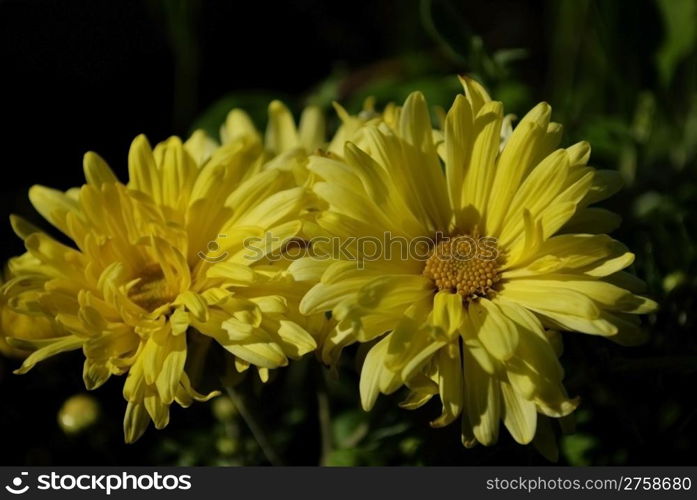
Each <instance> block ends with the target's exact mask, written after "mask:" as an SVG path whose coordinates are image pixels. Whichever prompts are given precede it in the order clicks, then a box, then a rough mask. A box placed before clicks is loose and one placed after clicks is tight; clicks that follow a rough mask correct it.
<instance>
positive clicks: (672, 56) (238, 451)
mask: <svg viewBox="0 0 697 500" xmlns="http://www.w3.org/2000/svg"><path fill="white" fill-rule="evenodd" d="M695 26H697V4H696V3H695V1H693V0H674V1H671V0H663V1H660V0H657V1H649V0H642V1H631V2H630V1H627V2H622V1H615V2H606V1H585V0H566V1H549V2H544V1H532V0H530V1H505V0H496V1H491V2H456V1H447V0H441V1H438V0H434V1H432V2H431V1H416V0H404V1H398V0H380V1H367V2H340V1H336V2H327V1H321V0H296V1H287V2H269V1H256V2H237V1H228V2H225V1H201V2H194V1H170V2H166V1H118V2H115V1H104V0H72V1H63V2H56V1H43V2H39V1H28V0H24V1H4V2H0V68H2V77H0V112H1V115H0V120H1V121H2V123H3V124H4V125H5V132H4V133H3V136H2V143H3V148H2V156H1V157H0V158H1V160H0V161H1V165H2V167H1V168H2V173H3V176H2V181H1V182H2V187H1V189H2V196H0V216H2V217H3V218H4V220H5V221H6V220H7V217H8V216H9V214H10V213H18V214H21V215H23V216H25V217H28V218H30V219H32V220H37V221H38V218H37V216H36V213H35V212H34V211H33V209H32V208H31V206H30V205H29V203H28V201H27V190H28V188H29V187H30V186H31V185H33V184H36V183H39V184H44V185H48V186H51V187H55V188H60V189H67V188H70V187H73V186H77V185H80V184H81V183H82V182H83V176H82V167H81V163H82V155H83V154H84V153H85V152H86V151H88V150H93V151H97V152H98V153H99V154H100V155H102V156H103V157H104V158H105V159H106V160H107V161H108V162H109V163H110V165H111V166H112V168H113V169H114V170H115V171H116V172H117V174H119V175H120V177H121V179H125V177H126V176H125V173H126V157H127V152H128V146H129V144H130V141H131V140H132V139H133V138H134V137H135V136H136V135H137V134H139V133H146V134H147V135H148V137H149V138H150V140H151V142H153V143H154V142H158V141H160V140H163V139H165V138H166V137H168V136H169V135H172V134H177V135H187V134H188V133H190V131H191V130H193V128H194V127H195V126H202V127H204V128H206V129H207V130H209V131H211V132H212V133H215V131H216V130H217V127H218V125H219V124H220V122H221V121H222V119H223V117H224V115H225V113H226V112H227V110H229V109H230V108H231V107H233V106H237V105H239V104H243V105H244V107H246V108H248V109H249V110H250V112H251V114H252V115H253V117H254V118H255V119H256V120H257V123H258V125H259V127H260V128H262V127H263V125H264V123H263V120H264V109H265V106H266V105H267V103H268V101H269V100H270V99H272V98H274V97H282V98H284V99H285V100H286V101H287V102H288V104H289V105H290V106H291V107H292V108H293V109H294V110H296V111H297V110H299V109H300V108H301V107H302V105H304V104H306V103H316V104H320V105H322V106H324V107H325V108H327V110H329V108H330V106H329V104H330V102H331V100H333V99H338V100H340V101H341V102H343V103H345V104H346V105H347V106H348V107H349V109H350V110H351V111H354V112H355V111H358V109H360V102H361V101H362V99H363V98H364V97H366V96H367V95H375V96H377V98H378V103H381V104H384V103H385V102H387V101H389V100H393V99H396V100H400V99H403V98H404V97H405V96H406V94H407V93H408V91H410V90H414V89H416V88H421V89H423V90H424V92H425V93H426V95H427V97H429V99H430V101H431V102H432V103H433V104H439V105H441V106H446V107H447V106H448V105H449V103H450V102H451V100H452V98H453V96H454V92H456V91H457V85H458V84H457V80H456V79H455V78H454V75H455V74H456V73H472V74H475V75H476V76H477V77H478V78H480V79H481V80H483V81H484V82H485V83H487V84H488V86H489V87H490V89H491V90H492V94H493V95H494V97H495V98H498V99H500V100H503V101H504V104H505V105H506V109H507V110H512V111H513V112H515V113H517V114H518V115H519V116H521V115H522V113H524V111H525V110H526V109H528V108H529V107H530V106H531V105H533V104H534V103H535V102H538V101H539V100H547V101H549V102H550V103H551V104H552V106H553V108H554V115H553V118H554V119H555V120H556V121H560V122H562V123H564V125H565V127H566V131H567V134H566V135H567V140H566V142H567V143H571V142H572V141H573V140H578V139H581V138H586V139H589V140H590V141H591V143H592V144H593V146H594V153H593V161H594V162H595V165H597V166H599V167H602V168H611V169H617V170H619V171H620V172H621V173H622V175H623V177H624V178H625V183H626V188H625V190H624V191H623V192H622V193H621V194H620V195H618V196H617V197H615V199H614V200H612V201H611V202H609V203H608V204H607V205H606V206H608V207H609V208H612V209H613V210H616V211H618V212H619V213H620V214H621V215H622V216H623V218H624V225H623V227H622V228H621V230H620V231H618V232H617V233H616V237H618V239H620V240H621V241H623V242H625V243H627V244H628V246H629V247H630V248H631V249H632V250H633V251H635V252H636V254H637V263H636V265H635V271H636V272H637V273H638V274H639V275H640V276H641V277H643V278H644V279H647V281H648V284H649V289H650V293H651V294H652V295H653V296H654V297H655V298H657V299H658V300H659V302H660V303H661V306H662V308H661V311H660V312H659V313H657V314H655V315H653V316H651V317H650V318H649V319H648V321H647V328H649V329H650V330H651V340H650V341H649V343H648V344H647V345H646V346H642V347H640V348H633V349H629V348H619V347H617V346H614V345H611V344H610V343H608V342H606V341H603V340H602V339H598V338H590V337H588V336H581V335H574V334H566V335H565V337H564V338H565V342H566V351H565V354H564V356H563V358H562V362H563V363H564V366H565V368H566V369H567V374H568V376H567V387H568V389H569V392H570V393H571V394H573V395H580V396H581V397H582V400H583V403H582V405H581V407H580V409H579V411H578V412H577V425H576V432H575V433H571V434H568V435H564V436H561V437H560V449H561V457H560V463H562V464H575V465H586V464H629V465H649V464H656V465H658V464H662V465H666V464H683V465H684V464H694V463H695V458H694V448H695V446H697V409H696V408H697V405H696V404H695V399H696V396H695V394H696V392H695V383H696V382H697V378H696V376H695V372H696V371H697V347H696V340H695V313H694V310H695V298H694V297H695V292H696V291H697V283H696V280H695V273H696V271H697V269H696V267H697V257H696V255H695V239H694V235H695V231H696V230H697V224H696V221H695V207H697V181H696V180H695V179H696V177H695V174H696V173H697V168H696V165H695V150H696V149H697V84H696V80H695V79H696V67H697V64H696V61H697V58H696V56H695V44H696V43H697V32H695V30H696V29H697V28H695ZM0 231H2V239H1V241H2V258H3V260H5V259H7V258H9V257H11V256H13V255H17V254H19V253H21V252H22V251H23V248H22V244H21V241H20V240H19V239H18V238H17V237H15V236H14V234H13V233H12V231H11V229H10V226H9V223H8V222H5V223H3V224H1V225H0ZM349 354H351V353H349ZM80 358H81V357H80V355H79V354H76V353H73V354H68V355H63V356H61V357H59V358H57V359H52V360H49V361H47V362H45V363H43V364H42V365H41V366H39V367H37V368H36V369H34V370H33V371H32V372H30V373H29V374H27V375H23V376H14V375H12V374H11V370H12V369H14V368H16V367H17V366H18V364H19V362H18V361H17V360H13V359H7V358H0V464H3V465H6V464H27V465H48V464H154V463H157V464H186V465H189V464H257V463H266V461H265V459H264V457H263V454H262V453H261V451H260V450H259V448H258V446H257V444H256V442H255V441H254V439H253V437H252V436H251V434H250V433H249V431H248V430H247V427H246V426H245V425H244V423H243V422H242V421H241V419H240V418H239V416H238V415H237V412H236V411H232V410H231V409H230V408H228V407H226V406H225V403H220V402H218V403H215V404H197V405H194V407H192V408H189V409H186V410H182V409H179V408H174V407H173V410H172V423H171V424H170V426H169V427H168V428H167V429H166V430H164V431H160V432H157V431H155V430H154V429H150V430H149V431H148V432H147V433H146V435H145V437H144V438H143V439H141V441H139V442H138V443H136V444H135V445H131V446H126V445H124V444H123V442H122V434H121V418H122V415H123V411H124V409H125V402H124V401H123V399H122V398H121V395H120V391H121V387H122V383H123V379H122V378H119V379H113V380H111V381H110V382H109V383H108V384H107V385H106V386H105V387H104V388H102V389H100V390H99V391H97V392H96V393H95V394H94V395H93V396H94V398H95V402H96V403H97V404H98V405H99V406H100V408H101V417H100V419H99V421H98V422H97V424H96V425H95V426H93V427H92V428H90V429H87V430H85V431H84V432H82V433H80V434H77V435H66V434H65V433H64V432H63V431H62V430H61V429H60V427H59V426H58V425H57V417H56V415H57V412H58V410H59V408H60V407H61V405H62V404H63V402H64V401H65V400H66V399H67V398H68V397H70V396H72V395H74V394H77V393H81V392H83V391H84V389H83V387H82V382H81V361H80ZM347 358H348V359H347V361H346V362H345V364H346V366H345V367H343V369H342V371H341V377H340V379H339V380H338V381H337V380H332V379H331V378H328V377H327V375H326V374H325V373H323V372H322V370H320V369H317V368H316V367H315V364H316V363H313V362H311V361H312V360H307V359H306V360H304V361H301V362H300V363H297V364H296V365H294V366H293V367H292V368H290V369H287V370H282V371H280V373H278V374H277V375H276V377H277V380H275V381H274V382H273V383H271V384H268V385H267V386H266V387H263V388H262V386H261V384H259V383H257V381H255V380H247V381H245V382H244V383H243V384H242V386H241V387H242V393H243V394H244V396H245V398H247V400H248V404H249V406H250V410H251V411H253V412H254V413H255V414H256V418H258V420H259V422H260V423H261V425H262V426H263V427H265V428H267V430H268V433H269V438H270V440H271V441H272V442H273V444H274V446H275V447H277V449H278V452H279V454H280V455H281V456H282V458H283V460H284V461H285V462H286V463H289V464H316V463H318V462H319V461H320V460H322V461H323V463H333V464H345V465H368V464H386V465H397V464H433V465H437V464H489V465H496V464H499V465H503V464H506V465H513V464H538V463H540V464H544V463H548V462H547V461H546V460H545V459H544V458H542V457H541V456H540V455H539V454H538V453H537V452H536V451H535V450H534V449H533V448H532V447H520V446H518V445H516V444H515V443H513V442H512V440H511V439H510V437H508V436H507V435H506V433H505V432H504V431H503V430H502V433H501V435H502V437H501V439H500V443H499V445H497V446H495V447H492V448H483V447H479V448H478V449H475V450H465V449H464V448H462V447H461V446H460V445H459V429H458V426H457V424H453V425H451V426H450V427H448V428H447V429H441V430H431V429H429V428H428V425H427V423H426V422H427V421H428V420H429V419H432V418H434V417H435V416H437V413H438V409H437V405H435V404H431V405H428V406H427V407H425V408H424V409H422V410H419V411H418V412H406V411H401V410H399V409H397V408H396V403H397V401H398V400H399V398H398V397H392V398H385V397H383V398H381V399H380V401H379V403H378V405H377V407H376V410H375V411H373V412H372V413H370V414H365V413H363V412H361V411H360V410H357V408H358V407H359V405H358V402H357V375H356V370H355V367H354V365H353V361H352V358H351V356H350V355H349V356H347ZM214 361H215V360H214ZM318 394H319V397H318ZM327 394H328V397H329V402H330V414H331V417H332V421H331V422H330V434H331V436H332V439H331V441H332V442H333V446H332V448H333V450H332V451H331V452H330V453H328V454H327V453H324V454H322V452H321V442H320V435H319V431H318V428H319V417H318V409H319V407H320V406H321V404H320V403H318V401H322V400H323V399H322V398H323V397H324V396H325V395H327ZM252 396H253V397H252ZM318 398H319V399H318ZM320 456H321V458H320Z"/></svg>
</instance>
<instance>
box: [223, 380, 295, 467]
mask: <svg viewBox="0 0 697 500" xmlns="http://www.w3.org/2000/svg"><path fill="white" fill-rule="evenodd" d="M225 391H226V392H227V395H228V396H229V397H230V399H231V400H232V402H233V403H234V404H235V406H236V407H237V410H238V411H239V412H240V415H241V416H242V419H243V420H244V422H245V424H247V427H249V430H250V431H251V432H252V436H254V439H255V440H256V442H257V444H258V445H259V448H261V451H262V453H263V454H264V456H265V457H266V460H268V461H269V463H270V464H271V465H283V461H282V460H281V458H280V456H279V455H278V453H276V450H274V448H273V446H271V442H270V441H269V439H268V438H267V437H266V433H265V432H264V430H263V429H262V428H261V425H259V423H258V422H257V420H256V418H255V417H254V415H252V412H251V411H250V410H249V408H248V407H247V405H246V404H245V402H244V398H243V397H242V396H241V395H240V394H238V393H237V391H235V389H233V388H232V387H229V386H225Z"/></svg>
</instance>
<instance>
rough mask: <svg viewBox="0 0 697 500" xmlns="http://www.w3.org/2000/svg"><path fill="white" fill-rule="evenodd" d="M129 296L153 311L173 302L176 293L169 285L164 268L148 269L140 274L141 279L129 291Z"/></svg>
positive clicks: (147, 309)
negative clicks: (163, 271)
mask: <svg viewBox="0 0 697 500" xmlns="http://www.w3.org/2000/svg"><path fill="white" fill-rule="evenodd" d="M128 297H129V298H130V299H131V300H132V301H133V302H135V303H136V304H138V305H139V306H140V307H142V308H143V309H145V310H146V311H153V310H155V309H157V308H158V307H160V306H162V305H164V304H167V303H168V302H171V301H172V300H173V299H174V294H173V293H172V291H171V290H170V287H169V286H168V285H167V281H166V280H165V276H164V274H163V273H162V269H161V268H160V267H159V266H157V267H156V268H152V269H147V270H146V271H144V272H143V273H142V274H141V275H140V281H138V283H136V284H135V285H133V287H131V289H130V290H129V291H128Z"/></svg>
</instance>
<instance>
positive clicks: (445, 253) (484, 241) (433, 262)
mask: <svg viewBox="0 0 697 500" xmlns="http://www.w3.org/2000/svg"><path fill="white" fill-rule="evenodd" d="M498 254H499V252H498V247H497V245H496V243H495V241H494V240H493V239H491V238H475V237H473V236H456V237H449V238H446V239H445V240H443V241H441V242H439V243H438V244H436V246H435V247H434V249H433V252H432V253H431V256H430V257H429V258H428V260H426V265H425V267H424V270H423V272H422V274H423V275H424V276H426V277H427V278H429V279H430V280H432V281H433V283H434V284H435V285H436V286H437V287H438V290H449V291H452V292H456V293H459V294H460V295H462V298H463V300H465V301H470V300H475V299H477V298H478V297H491V296H493V294H494V293H495V286H496V283H497V282H498V281H499V280H500V275H499V269H498V268H499V264H498V257H499V255H498Z"/></svg>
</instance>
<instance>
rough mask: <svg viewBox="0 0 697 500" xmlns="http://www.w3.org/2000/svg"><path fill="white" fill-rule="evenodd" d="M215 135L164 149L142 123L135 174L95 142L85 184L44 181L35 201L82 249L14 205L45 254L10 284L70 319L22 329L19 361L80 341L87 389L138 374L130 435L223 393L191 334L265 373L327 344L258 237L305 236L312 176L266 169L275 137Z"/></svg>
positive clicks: (36, 307) (50, 314)
mask: <svg viewBox="0 0 697 500" xmlns="http://www.w3.org/2000/svg"><path fill="white" fill-rule="evenodd" d="M213 148H214V145H213V144H212V143H211V141H210V140H208V139H207V138H206V137H205V136H204V135H203V134H201V133H197V134H194V136H193V137H192V138H191V139H190V140H189V141H187V143H186V144H182V142H181V141H180V140H179V139H178V138H171V139H168V140H167V141H165V142H163V143H160V144H158V145H157V147H156V148H155V149H154V150H152V149H151V148H150V145H149V144H148V142H147V140H146V139H145V137H144V136H139V137H137V138H136V139H135V140H134V142H133V144H132V146H131V150H130V152H129V162H128V167H129V177H130V181H129V183H128V184H127V185H124V184H122V183H120V182H119V181H118V180H117V179H116V177H115V175H114V174H113V173H112V171H111V170H110V169H109V167H108V166H107V165H106V163H105V162H104V161H103V160H102V159H101V158H99V157H98V156H97V155H96V154H94V153H88V154H87V155H86V156H85V163H84V167H85V175H86V178H87V184H86V185H84V186H82V187H81V188H79V189H75V190H71V191H69V192H68V193H62V192H59V191H56V190H52V189H48V188H45V187H40V186H35V187H33V188H32V189H31V190H30V194H29V196H30V199H31V201H32V203H33V204H34V206H35V207H36V209H37V210H38V211H39V212H40V213H41V214H42V215H43V216H44V217H45V218H46V219H47V220H48V221H49V222H50V223H51V224H52V225H53V226H55V227H56V228H58V229H59V230H60V231H61V232H62V233H64V234H65V235H66V236H67V237H69V238H70V239H71V240H72V241H73V242H74V244H75V247H76V248H73V247H70V246H66V245H63V244H62V243H59V242H58V241H56V240H55V239H53V238H51V237H50V236H49V235H47V234H46V233H44V232H42V231H40V230H38V229H37V228H35V227H33V226H31V225H29V224H28V223H26V222H24V221H23V220H21V219H19V218H16V217H15V218H13V226H14V229H15V231H16V232H17V234H18V235H19V236H20V237H22V238H23V239H24V241H25V245H26V248H27V250H28V254H30V256H31V258H32V259H33V262H30V263H27V261H26V258H25V257H23V258H21V259H17V260H14V261H12V262H10V269H11V271H12V273H13V278H12V279H11V280H10V281H8V282H7V283H6V284H5V286H4V287H3V292H4V295H5V296H6V297H7V298H8V304H9V305H10V306H11V307H12V308H13V309H14V310H15V311H17V312H20V313H25V314H33V315H34V316H36V315H43V316H44V317H46V318H50V319H55V321H56V322H57V323H58V324H59V325H60V326H61V327H62V328H63V329H64V330H65V331H66V332H67V333H66V334H65V335H62V336H59V337H55V338H51V339H46V340H35V341H19V340H17V339H14V343H16V344H19V347H32V348H33V349H36V350H35V352H34V353H33V354H31V355H30V356H29V357H28V358H27V359H26V360H25V362H24V364H23V365H22V367H21V368H20V369H19V370H18V372H19V373H24V372H26V371H28V370H29V369H30V368H32V367H33V366H34V365H35V364H36V363H37V362H39V361H41V360H42V359H44V358H46V357H48V356H51V355H53V354H56V353H59V352H62V351H68V350H73V349H78V348H81V349H82V350H83V353H84V355H85V358H86V359H85V364H84V373H83V374H84V380H85V384H86V386H87V388H88V389H94V388H96V387H99V386H100V385H102V384H103V383H104V382H105V381H106V380H107V379H108V378H109V377H110V376H111V375H121V374H125V373H128V378H127V379H126V382H125V385H124V390H123V394H124V397H125V399H126V400H127V401H128V406H127V409H126V415H125V419H124V431H125V436H126V440H127V441H128V442H132V441H134V440H135V439H137V438H138V437H139V436H140V435H141V434H142V433H143V432H144V430H145V429H146V427H147V425H148V423H149V421H150V420H151V419H152V420H153V422H154V423H155V426H156V427H157V428H163V427H164V426H166V425H167V423H168V420H169V405H170V404H171V403H172V402H173V401H176V402H177V403H179V404H180V405H182V406H187V405H189V404H190V403H191V402H192V401H193V400H206V399H208V398H210V397H211V396H213V395H214V393H211V394H208V395H202V394H199V393H198V392H196V391H195V390H194V389H193V388H192V386H191V381H190V379H189V375H188V374H187V345H188V343H189V342H190V341H192V340H193V338H192V337H194V336H195V337H196V338H197V339H204V340H205V339H213V340H215V341H216V342H217V343H218V344H219V345H221V346H222V347H223V348H225V349H226V350H227V351H229V352H230V353H231V354H232V355H234V359H235V365H236V367H237V369H238V370H244V369H246V368H247V367H248V366H250V365H253V366H256V367H257V368H258V370H259V375H260V376H261V378H262V380H266V378H267V377H268V370H269V369H272V368H276V367H280V366H284V365H286V364H287V363H288V358H298V357H299V356H302V355H303V354H305V353H307V352H309V351H312V350H313V349H314V348H315V347H316V342H315V340H314V339H313V338H312V336H310V335H309V334H308V333H307V332H306V331H305V330H304V329H303V328H301V327H299V326H298V325H297V324H296V323H294V322H292V321H290V320H288V319H287V316H286V312H287V309H288V305H287V302H286V299H285V298H284V297H283V296H281V295H279V294H278V293H277V292H276V291H275V290H276V287H275V285H274V281H275V280H277V279H278V277H277V276H278V274H279V271H278V270H276V269H275V268H274V267H273V266H272V265H270V263H269V262H268V261H267V259H266V255H265V254H264V253H262V252H260V251H259V250H260V249H259V248H251V247H248V246H247V245H246V243H245V242H246V241H247V239H248V238H250V237H254V238H259V239H263V238H264V237H265V236H266V235H267V234H273V236H274V238H275V239H274V241H275V242H276V244H277V245H283V244H284V243H285V242H286V241H288V240H290V239H292V238H294V237H295V236H296V234H297V233H298V232H299V231H300V228H301V223H300V222H299V221H298V220H297V213H298V212H299V210H300V207H301V206H302V205H303V203H304V201H303V200H304V192H303V189H302V188H299V187H294V181H293V178H292V175H291V174H289V173H286V172H282V171H280V170H268V171H263V172H260V170H261V167H262V161H263V160H262V159H261V152H262V145H261V143H260V142H259V141H258V140H256V139H255V138H253V137H249V136H243V137H240V138H238V139H235V140H231V141H229V142H228V143H227V144H225V145H224V146H222V147H220V148H219V149H216V150H214V151H213ZM263 250H264V251H268V252H271V251H274V248H273V247H268V248H266V247H264V249H263ZM20 262H21V264H22V265H20ZM286 281H287V280H286Z"/></svg>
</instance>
